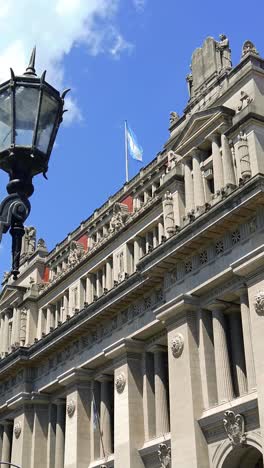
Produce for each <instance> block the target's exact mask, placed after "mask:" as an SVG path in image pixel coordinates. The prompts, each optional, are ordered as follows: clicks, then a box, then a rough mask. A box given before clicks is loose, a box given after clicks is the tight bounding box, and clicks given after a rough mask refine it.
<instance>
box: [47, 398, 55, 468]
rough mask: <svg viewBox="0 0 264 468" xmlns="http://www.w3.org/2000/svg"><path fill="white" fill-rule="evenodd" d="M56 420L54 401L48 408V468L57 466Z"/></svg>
mask: <svg viewBox="0 0 264 468" xmlns="http://www.w3.org/2000/svg"><path fill="white" fill-rule="evenodd" d="M56 420H57V407H56V405H54V404H53V403H50V404H49V409H48V440H47V446H48V451H47V468H56V467H55V444H56Z"/></svg>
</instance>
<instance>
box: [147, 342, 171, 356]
mask: <svg viewBox="0 0 264 468" xmlns="http://www.w3.org/2000/svg"><path fill="white" fill-rule="evenodd" d="M146 351H148V352H150V353H153V354H155V353H167V352H168V348H167V346H163V345H160V344H153V345H150V346H149V347H148V348H147V349H146Z"/></svg>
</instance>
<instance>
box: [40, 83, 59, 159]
mask: <svg viewBox="0 0 264 468" xmlns="http://www.w3.org/2000/svg"><path fill="white" fill-rule="evenodd" d="M58 110H59V102H58V101H57V99H55V98H54V97H53V96H51V95H50V94H48V93H46V92H44V93H43V96H42V101H41V107H40V116H39V125H38V133H37V141H36V147H37V149H39V150H40V151H42V152H43V153H46V152H47V151H48V146H49V143H50V139H51V136H52V132H53V129H54V125H55V123H56V120H57V115H58Z"/></svg>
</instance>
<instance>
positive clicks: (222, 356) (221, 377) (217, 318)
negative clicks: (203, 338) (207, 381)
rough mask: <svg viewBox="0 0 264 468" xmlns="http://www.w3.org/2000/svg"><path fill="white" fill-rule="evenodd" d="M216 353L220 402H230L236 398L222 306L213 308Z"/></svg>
mask: <svg viewBox="0 0 264 468" xmlns="http://www.w3.org/2000/svg"><path fill="white" fill-rule="evenodd" d="M212 310H213V330H214V351H215V367H216V381H217V394H218V402H219V403H223V402H226V401H230V400H232V399H233V397H234V392H233V385H232V377H231V369H230V359H229V355H228V346H227V337H226V323H225V317H224V314H223V311H222V310H221V308H220V306H218V305H215V306H213V309H212Z"/></svg>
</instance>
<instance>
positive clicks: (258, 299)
mask: <svg viewBox="0 0 264 468" xmlns="http://www.w3.org/2000/svg"><path fill="white" fill-rule="evenodd" d="M254 305H255V310H256V312H257V314H263V313H264V292H263V291H259V292H258V294H257V295H256V296H255V303H254Z"/></svg>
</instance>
